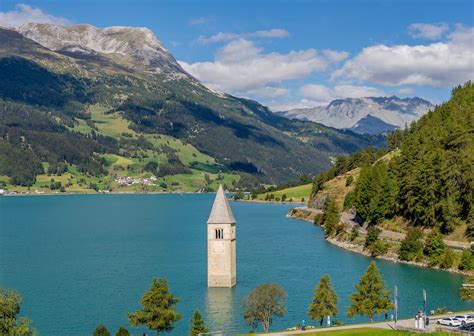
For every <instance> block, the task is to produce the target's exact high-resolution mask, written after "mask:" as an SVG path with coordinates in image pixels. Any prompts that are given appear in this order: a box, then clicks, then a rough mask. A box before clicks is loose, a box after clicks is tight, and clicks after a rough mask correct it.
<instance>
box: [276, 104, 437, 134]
mask: <svg viewBox="0 0 474 336" xmlns="http://www.w3.org/2000/svg"><path fill="white" fill-rule="evenodd" d="M433 107H434V106H433V104H431V103H430V102H429V101H427V100H424V99H421V98H418V97H414V98H405V99H401V98H398V97H396V96H392V97H366V98H347V99H337V100H334V101H332V102H331V103H330V104H329V105H327V106H317V107H314V108H305V109H293V110H289V111H284V112H277V113H278V114H280V115H283V116H285V117H287V118H293V119H304V120H311V121H315V122H318V123H321V124H324V125H326V126H330V127H335V128H341V129H352V130H354V131H356V132H360V133H379V132H380V131H385V130H391V129H394V128H404V127H405V125H406V124H410V123H411V122H413V121H415V120H417V119H418V118H420V117H421V116H422V115H423V114H425V113H426V112H428V111H429V110H430V109H432V108H433ZM369 116H370V117H369ZM368 117H369V118H368ZM377 121H378V122H377Z"/></svg>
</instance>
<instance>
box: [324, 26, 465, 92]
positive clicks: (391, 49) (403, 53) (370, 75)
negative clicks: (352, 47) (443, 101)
mask: <svg viewBox="0 0 474 336" xmlns="http://www.w3.org/2000/svg"><path fill="white" fill-rule="evenodd" d="M473 55H474V28H473V27H464V26H458V27H457V28H456V30H455V31H454V32H453V33H451V34H450V35H449V36H448V40H447V41H445V42H438V43H432V44H428V45H415V46H409V45H395V46H386V45H375V46H371V47H367V48H364V49H363V50H362V51H361V52H360V53H359V54H358V55H356V56H355V57H354V58H352V59H350V60H348V61H346V63H345V64H344V65H343V66H342V67H341V68H340V69H338V70H336V71H334V73H333V74H332V76H331V79H332V80H340V79H352V80H354V79H355V80H360V81H366V82H371V83H375V84H380V85H386V86H400V85H419V86H431V87H443V88H448V87H452V86H454V85H458V84H461V83H463V82H465V81H467V80H470V79H472V78H474V56H473Z"/></svg>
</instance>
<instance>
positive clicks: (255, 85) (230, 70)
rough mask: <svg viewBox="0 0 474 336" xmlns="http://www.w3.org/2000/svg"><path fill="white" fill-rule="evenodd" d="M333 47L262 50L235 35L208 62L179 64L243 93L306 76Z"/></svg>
mask: <svg viewBox="0 0 474 336" xmlns="http://www.w3.org/2000/svg"><path fill="white" fill-rule="evenodd" d="M337 53H338V52H336V51H334V52H331V56H330V57H328V56H327V53H326V55H325V53H321V52H318V51H317V50H315V49H306V50H300V51H291V52H289V53H285V54H282V53H277V52H273V53H268V54H265V53H264V52H263V50H262V48H259V47H257V46H256V45H255V44H254V43H253V42H252V41H249V40H247V39H242V38H240V39H238V40H234V41H231V42H229V43H228V44H227V45H225V46H224V47H223V48H221V49H219V50H218V52H217V53H216V56H215V59H214V61H212V62H196V63H192V64H190V63H186V62H180V64H181V66H182V67H183V68H184V69H185V70H186V71H187V72H189V73H190V74H192V75H193V76H194V77H196V78H198V79H199V80H201V81H202V82H204V83H205V84H207V85H208V86H209V87H211V88H214V89H218V90H221V91H225V92H231V93H234V94H242V93H243V94H246V93H248V92H251V91H252V90H257V89H262V88H264V87H273V86H275V85H277V84H280V83H281V82H283V81H287V80H294V79H300V78H303V77H306V76H308V75H310V74H312V73H315V72H319V71H325V70H327V69H328V67H329V66H330V65H331V64H333V63H334V60H335V59H343V57H344V56H345V55H346V53H344V52H341V54H340V55H339V56H337Z"/></svg>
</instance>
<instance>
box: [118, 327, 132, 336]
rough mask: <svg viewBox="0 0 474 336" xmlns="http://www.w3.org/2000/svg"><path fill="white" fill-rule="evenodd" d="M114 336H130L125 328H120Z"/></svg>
mask: <svg viewBox="0 0 474 336" xmlns="http://www.w3.org/2000/svg"><path fill="white" fill-rule="evenodd" d="M115 336H130V332H129V331H128V330H127V329H126V328H124V327H120V328H119V330H118V331H117V333H116V334H115Z"/></svg>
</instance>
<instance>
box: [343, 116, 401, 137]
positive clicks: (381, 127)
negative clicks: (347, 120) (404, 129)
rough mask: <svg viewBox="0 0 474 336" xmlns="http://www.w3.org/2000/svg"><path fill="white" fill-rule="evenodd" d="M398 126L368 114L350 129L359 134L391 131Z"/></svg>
mask: <svg viewBox="0 0 474 336" xmlns="http://www.w3.org/2000/svg"><path fill="white" fill-rule="evenodd" d="M397 128H398V127H397V126H394V125H390V124H387V123H386V122H385V121H383V120H380V119H379V118H377V117H374V116H372V115H371V114H368V115H367V116H365V117H363V118H362V119H360V120H359V121H358V122H357V123H356V124H355V125H354V126H352V127H351V128H350V130H351V131H353V132H356V133H359V134H379V133H385V132H391V131H394V130H396V129H397Z"/></svg>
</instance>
